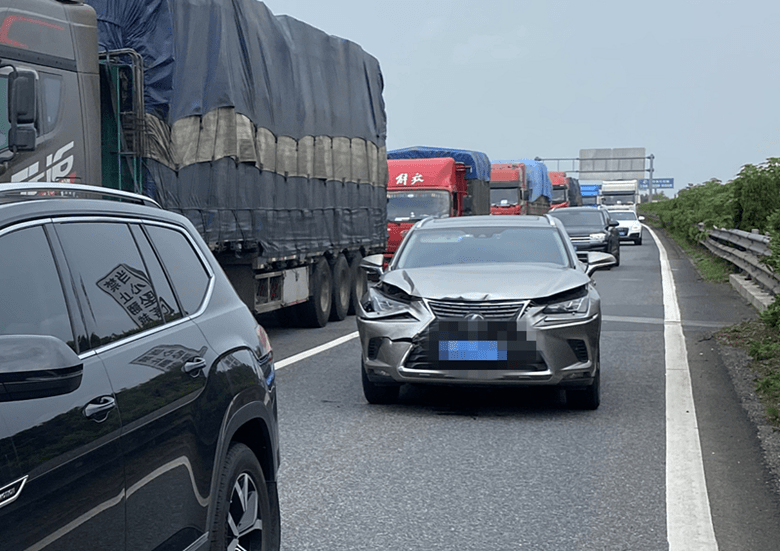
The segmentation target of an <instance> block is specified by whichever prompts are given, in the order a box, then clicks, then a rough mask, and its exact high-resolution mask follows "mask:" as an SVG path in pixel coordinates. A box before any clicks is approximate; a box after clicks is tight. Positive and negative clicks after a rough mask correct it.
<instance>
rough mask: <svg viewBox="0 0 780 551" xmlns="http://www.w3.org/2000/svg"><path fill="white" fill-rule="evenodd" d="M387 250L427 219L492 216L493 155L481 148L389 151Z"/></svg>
mask: <svg viewBox="0 0 780 551" xmlns="http://www.w3.org/2000/svg"><path fill="white" fill-rule="evenodd" d="M387 167H388V174H389V180H388V184H387V234H388V238H387V249H386V251H385V261H386V262H387V261H389V259H390V258H392V256H393V254H395V251H396V250H397V249H398V245H400V244H401V241H402V240H403V237H404V235H406V232H408V231H409V228H411V227H412V226H413V225H414V224H415V223H416V222H418V221H419V220H422V219H423V218H428V217H435V218H445V217H449V216H470V215H478V214H490V159H489V158H488V156H487V155H486V154H485V153H482V152H480V151H466V150H463V149H445V148H438V147H408V148H405V149H395V150H392V151H388V152H387Z"/></svg>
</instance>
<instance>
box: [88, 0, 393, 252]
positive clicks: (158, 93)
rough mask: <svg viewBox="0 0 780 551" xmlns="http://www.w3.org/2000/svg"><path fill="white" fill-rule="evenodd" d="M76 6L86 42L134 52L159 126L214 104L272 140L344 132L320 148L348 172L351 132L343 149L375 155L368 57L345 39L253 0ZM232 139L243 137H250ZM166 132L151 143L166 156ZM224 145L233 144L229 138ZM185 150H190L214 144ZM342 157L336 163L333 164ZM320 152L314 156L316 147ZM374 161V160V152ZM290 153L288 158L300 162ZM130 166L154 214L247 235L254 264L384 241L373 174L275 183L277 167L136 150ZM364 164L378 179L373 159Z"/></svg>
mask: <svg viewBox="0 0 780 551" xmlns="http://www.w3.org/2000/svg"><path fill="white" fill-rule="evenodd" d="M86 3H87V4H89V5H91V6H92V7H93V8H94V9H95V12H96V13H97V18H98V35H99V44H98V45H99V48H100V50H119V49H124V48H133V49H135V50H136V51H137V52H139V53H140V54H141V55H142V57H143V60H144V81H145V82H144V94H145V109H146V112H147V114H150V115H154V116H157V117H158V118H159V119H161V120H162V121H164V122H165V123H166V124H167V125H168V127H169V128H175V126H174V123H177V122H179V121H184V119H186V118H192V119H193V120H194V119H195V118H197V117H202V118H203V119H205V117H206V116H207V115H208V114H212V113H215V112H217V110H218V109H227V110H228V111H230V112H231V113H233V114H235V115H240V116H244V117H246V118H248V119H249V120H250V121H251V122H252V124H253V125H254V127H255V128H253V129H251V132H254V131H255V130H257V132H258V134H259V130H260V129H262V130H263V131H265V130H267V131H270V132H271V133H272V134H273V138H275V139H276V140H277V142H278V141H279V140H280V139H281V138H282V137H284V138H285V140H286V139H287V138H292V139H294V140H296V141H297V142H298V143H300V142H301V141H302V140H304V139H307V140H308V139H310V138H309V137H314V138H321V137H324V138H328V139H331V138H332V141H333V142H334V143H335V142H336V139H338V140H339V142H340V143H342V142H343V140H344V139H346V140H347V146H346V150H345V149H344V148H343V147H342V149H338V150H337V148H336V146H335V145H334V146H333V149H332V151H333V158H332V164H333V165H336V164H337V163H339V164H340V166H342V165H344V164H345V163H346V165H347V166H351V165H350V164H349V163H350V159H351V157H350V155H351V151H352V149H355V145H356V143H355V142H356V141H357V140H361V139H362V140H365V141H366V142H370V143H371V144H373V146H375V148H372V149H370V150H369V148H367V146H366V145H365V144H360V143H358V144H357V145H358V148H357V153H356V155H357V157H356V158H358V159H362V160H363V161H364V162H370V157H369V153H370V151H374V152H376V151H381V152H383V151H384V147H385V139H386V131H387V130H386V119H385V109H384V101H383V99H382V89H383V86H384V84H383V79H382V73H381V70H380V67H379V62H378V61H377V60H376V59H375V58H374V57H372V56H371V55H370V54H368V53H366V52H365V51H364V50H363V49H362V48H361V47H360V46H359V45H358V44H355V43H354V42H350V41H349V40H346V39H343V38H339V37H335V36H331V35H329V34H327V33H325V32H323V31H321V30H319V29H316V28H314V27H312V26H310V25H308V24H306V23H303V22H301V21H298V20H296V19H293V18H291V17H288V16H278V17H277V16H275V15H274V14H273V13H271V11H270V10H269V9H268V8H267V7H266V6H265V4H263V3H262V2H258V1H257V0H86ZM184 122H185V124H186V122H187V121H184ZM204 128H206V125H205V123H203V122H202V121H201V127H200V129H198V128H195V131H196V132H200V131H203V136H207V135H210V136H212V138H211V139H212V141H213V133H212V134H208V133H207V132H206V130H204ZM251 132H250V134H251ZM188 137H189V136H188ZM243 138H245V136H243V135H242V139H243ZM246 138H247V141H249V142H251V141H252V140H253V139H254V135H250V136H248V137H246ZM168 139H169V142H170V144H168V143H161V144H160V147H161V148H165V147H167V146H170V147H169V149H171V150H173V141H172V139H171V138H170V137H169V138H168ZM232 139H233V140H234V141H235V140H237V139H238V135H237V133H236V132H234V134H233V135H232ZM188 143H190V142H188ZM285 143H287V141H286V142H285ZM323 143H325V144H326V147H328V146H327V143H328V141H327V140H324V139H323ZM350 143H351V145H350ZM190 145H191V144H190ZM195 145H196V146H197V147H198V151H200V148H201V146H202V147H203V149H204V150H207V151H211V149H213V150H214V151H216V150H217V149H219V147H215V146H214V144H213V143H196V144H195ZM253 145H254V144H253ZM296 147H297V145H296ZM209 148H211V149H209ZM350 148H352V149H350ZM235 149H238V148H235ZM310 149H312V148H310ZM361 150H362V151H363V155H362V157H361V156H360V152H361ZM292 151H293V153H294V154H296V155H297V153H298V152H299V151H300V150H299V149H295V148H293V149H292ZM330 151H331V150H330V149H328V150H327V151H326V153H329V152H330ZM344 151H346V154H347V157H346V160H345V159H343V158H341V157H339V158H337V153H338V154H340V153H343V152H344ZM277 154H278V151H277ZM215 155H216V154H215ZM322 158H323V159H325V161H324V162H327V160H328V157H327V156H326V155H325V154H322ZM375 158H376V157H375ZM238 160H239V161H241V159H238ZM377 160H378V162H384V161H385V156H384V154H382V155H381V159H379V158H377ZM298 161H299V164H298V165H296V166H304V165H306V162H307V160H306V159H305V158H304V159H298ZM356 166H357V165H356ZM144 167H145V169H146V171H147V175H148V181H147V182H145V184H144V185H145V188H144V189H145V191H146V192H147V193H150V194H152V193H153V196H154V197H155V198H157V199H158V200H160V202H161V204H162V205H163V207H164V208H166V209H169V210H173V211H175V212H180V213H182V214H184V215H186V216H187V217H188V218H189V219H190V220H191V221H193V223H194V224H195V225H196V227H198V229H199V231H200V232H201V235H203V236H204V238H205V239H206V240H207V242H208V243H209V244H211V243H223V242H235V241H242V242H248V241H254V242H256V243H258V244H259V248H260V250H261V254H263V255H264V256H266V257H267V258H280V257H286V256H289V255H293V254H295V255H300V256H311V255H314V254H319V253H321V252H323V251H325V250H333V249H340V248H344V247H349V248H356V247H359V246H362V247H364V248H365V249H367V250H368V249H369V248H370V247H382V248H383V247H384V245H385V242H386V239H387V224H386V215H385V208H386V202H387V201H386V187H385V186H386V180H385V181H384V182H374V183H373V184H372V183H366V180H365V178H363V179H361V178H360V176H359V175H358V176H355V173H356V172H360V171H359V170H356V171H354V172H352V171H351V172H350V174H351V175H350V176H348V177H344V178H342V179H341V180H337V179H336V178H335V176H334V178H333V179H331V180H329V179H328V178H327V177H324V178H323V177H320V178H317V177H314V176H308V175H307V176H300V175H299V174H298V175H291V176H289V177H288V173H287V172H288V171H281V172H279V171H276V169H275V168H270V169H267V170H266V169H264V167H263V166H260V165H259V164H255V163H254V162H243V161H242V162H236V159H234V158H231V157H228V156H223V157H220V158H215V159H213V160H210V161H195V162H193V163H191V164H189V163H182V164H181V165H178V166H173V164H172V163H168V164H163V163H162V162H160V161H159V159H155V158H147V159H146V160H145V162H144ZM367 170H368V169H366V171H367ZM363 172H365V171H363ZM378 172H379V173H380V174H383V175H385V178H386V166H385V168H384V170H379V171H378Z"/></svg>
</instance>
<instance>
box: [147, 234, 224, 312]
mask: <svg viewBox="0 0 780 551" xmlns="http://www.w3.org/2000/svg"><path fill="white" fill-rule="evenodd" d="M148 230H149V236H150V237H151V238H152V243H153V244H154V246H155V248H156V249H157V252H158V253H159V255H160V258H161V259H162V263H163V265H164V266H165V269H166V270H167V272H168V275H169V276H170V278H171V281H172V282H173V288H174V289H176V294H177V295H178V296H179V300H180V301H181V305H182V308H183V309H184V313H185V314H188V315H189V314H194V313H195V312H197V311H198V309H199V308H200V305H201V304H202V303H203V299H204V298H205V297H206V291H207V290H208V288H209V279H210V277H209V274H208V272H207V271H206V269H205V268H204V266H203V263H202V262H201V261H200V257H199V256H198V253H196V252H195V250H194V249H193V248H192V245H191V244H190V241H189V239H187V238H186V237H185V236H184V234H182V233H181V232H178V231H176V230H172V229H169V228H162V227H159V226H149V227H148Z"/></svg>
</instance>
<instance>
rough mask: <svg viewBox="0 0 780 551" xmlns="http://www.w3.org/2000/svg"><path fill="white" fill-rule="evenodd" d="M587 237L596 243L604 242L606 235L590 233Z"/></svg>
mask: <svg viewBox="0 0 780 551" xmlns="http://www.w3.org/2000/svg"><path fill="white" fill-rule="evenodd" d="M588 237H590V238H591V239H595V240H596V241H604V239H606V238H607V234H606V233H592V234H590V235H589V236H588Z"/></svg>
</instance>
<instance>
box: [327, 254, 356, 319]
mask: <svg viewBox="0 0 780 551" xmlns="http://www.w3.org/2000/svg"><path fill="white" fill-rule="evenodd" d="M330 270H331V275H332V278H333V293H332V300H331V303H332V306H331V308H330V321H341V320H343V319H344V318H346V317H347V312H348V311H349V301H350V298H351V292H352V273H351V272H350V271H349V263H348V262H347V258H346V257H345V256H344V255H343V254H340V255H338V256H337V257H336V260H335V261H334V262H333V263H332V264H331V266H330Z"/></svg>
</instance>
